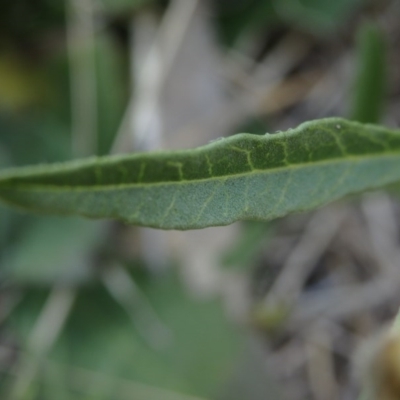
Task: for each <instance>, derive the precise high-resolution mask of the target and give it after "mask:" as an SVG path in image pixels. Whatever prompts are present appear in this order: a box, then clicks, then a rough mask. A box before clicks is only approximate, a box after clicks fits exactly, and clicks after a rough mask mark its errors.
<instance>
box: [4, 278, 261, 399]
mask: <svg viewBox="0 0 400 400" xmlns="http://www.w3.org/2000/svg"><path fill="white" fill-rule="evenodd" d="M136 282H137V284H138V287H140V290H141V292H142V293H143V295H144V296H146V298H147V299H148V301H149V304H151V307H153V308H154V312H155V313H156V314H157V315H158V317H159V319H160V322H161V323H162V324H163V325H164V326H165V329H166V330H167V332H168V334H169V335H168V337H167V338H166V339H167V340H166V341H165V345H164V346H161V347H160V348H153V347H151V346H149V344H148V343H147V341H146V340H145V338H144V336H143V332H142V334H139V331H138V329H137V327H138V325H139V323H140V321H141V320H142V321H143V318H144V317H146V314H145V313H146V310H142V309H140V308H138V309H137V310H136V313H137V315H133V318H132V319H130V318H129V317H128V315H127V314H126V313H125V312H124V310H123V309H122V308H121V307H120V306H119V305H118V304H117V303H115V302H114V300H113V299H112V298H111V297H110V296H109V294H108V293H107V292H106V291H105V290H104V289H103V288H102V287H101V286H98V285H96V286H94V285H93V286H90V287H86V288H82V289H80V291H79V295H78V297H77V299H76V303H75V305H74V308H73V310H72V312H71V315H70V316H69V318H68V321H67V323H66V325H65V327H64V329H63V332H62V333H61V335H60V337H59V338H58V340H57V342H56V344H55V347H54V349H52V351H51V352H50V353H49V354H48V357H47V360H48V361H49V362H50V363H49V367H48V368H45V369H43V372H42V375H41V376H37V377H36V379H37V380H36V383H39V382H41V380H42V379H43V378H46V377H47V375H48V374H49V373H53V379H54V374H57V373H58V375H59V377H58V379H57V381H56V382H54V383H58V385H59V389H60V392H62V393H65V394H68V393H71V392H72V391H76V393H79V394H81V395H82V398H83V394H86V395H87V397H86V398H87V399H89V398H90V399H99V400H100V399H101V400H104V399H116V400H117V399H122V398H132V399H138V400H142V399H143V400H145V399H146V400H147V399H151V400H152V399H154V400H166V399H168V400H172V399H174V400H175V399H176V400H194V396H201V399H211V398H216V397H217V394H218V393H219V392H220V391H221V390H223V389H225V385H226V384H229V383H230V379H231V377H232V374H233V373H234V370H235V368H236V365H237V361H238V360H239V359H240V356H241V352H242V350H243V347H244V340H243V339H244V337H243V335H242V334H241V333H240V332H239V331H238V330H237V329H235V327H234V325H232V324H231V323H229V321H228V320H227V319H226V317H225V315H224V312H223V309H222V307H221V304H220V302H219V301H217V300H207V301H204V300H202V301H196V300H195V299H193V298H192V297H190V296H189V295H188V294H187V293H186V291H185V289H184V288H183V287H182V285H181V283H180V281H179V279H178V277H177V276H176V275H175V274H170V275H165V276H164V277H163V279H151V277H149V276H143V277H141V278H138V279H137V280H136ZM45 294H46V293H45V291H43V290H42V289H30V290H29V291H27V295H26V297H25V298H24V300H23V301H22V302H21V304H20V305H19V306H18V309H17V310H16V311H15V312H14V313H13V314H12V315H11V316H10V320H9V329H10V330H11V332H14V333H15V334H16V336H17V337H18V338H20V340H21V341H24V340H27V339H26V338H28V337H29V333H30V332H31V331H32V328H33V326H34V322H35V320H36V319H37V318H38V316H39V315H40V310H41V308H42V307H43V303H44V300H45ZM140 314H142V316H141V318H142V319H140ZM136 317H137V318H136ZM145 326H146V329H148V330H149V332H148V333H147V334H148V335H150V334H153V333H152V332H151V331H150V330H151V329H154V328H155V327H154V326H152V325H151V324H148V326H147V325H145ZM43 375H44V376H43ZM48 378H50V379H51V378H52V377H48ZM262 378H263V379H266V378H265V376H262ZM124 393H129V395H125V396H123V394H124ZM1 394H2V393H1V388H0V397H1ZM174 394H176V396H174ZM92 396H93V397H92ZM40 398H41V399H45V400H48V399H54V396H46V397H45V396H43V397H40ZM74 398H75V397H74ZM79 398H81V397H79ZM196 398H197V397H196ZM57 399H58V397H57Z"/></svg>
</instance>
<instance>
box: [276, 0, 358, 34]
mask: <svg viewBox="0 0 400 400" xmlns="http://www.w3.org/2000/svg"><path fill="white" fill-rule="evenodd" d="M364 2H365V0H336V1H332V0H273V3H274V6H275V9H276V10H277V13H278V15H279V16H280V17H281V18H282V19H283V20H284V21H286V22H290V23H293V24H296V25H298V26H299V27H300V28H302V29H303V30H305V31H309V32H311V33H315V34H324V33H325V34H332V33H334V32H335V31H337V29H338V28H340V27H341V26H343V25H344V22H346V20H348V19H349V17H350V16H351V14H352V13H354V11H355V10H356V9H357V8H359V7H360V6H361V5H362V3H364Z"/></svg>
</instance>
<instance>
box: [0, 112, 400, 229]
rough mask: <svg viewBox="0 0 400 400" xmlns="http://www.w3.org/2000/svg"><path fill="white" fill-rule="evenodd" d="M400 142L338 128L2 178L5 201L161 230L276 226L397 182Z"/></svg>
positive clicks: (328, 125)
mask: <svg viewBox="0 0 400 400" xmlns="http://www.w3.org/2000/svg"><path fill="white" fill-rule="evenodd" d="M399 163H400V134H399V132H397V131H390V130H388V129H385V128H381V127H379V126H374V125H362V124H359V123H355V122H349V121H346V120H343V119H339V118H331V119H325V120H320V121H313V122H307V123H304V124H302V125H300V126H299V127H298V128H296V129H293V130H290V131H288V132H283V133H278V134H274V135H270V134H267V135H265V136H262V137H260V136H255V135H249V134H240V135H236V136H233V137H230V138H227V139H222V140H219V141H216V142H213V143H210V144H209V145H207V146H204V147H201V148H198V149H194V150H185V151H177V152H157V153H151V154H133V155H128V156H115V157H103V158H91V159H88V160H83V161H74V162H67V163H64V164H62V163H60V164H54V165H50V166H49V165H48V166H36V167H26V168H20V169H14V170H9V171H5V172H3V174H2V175H1V176H0V198H1V199H2V200H4V201H6V202H7V203H9V204H12V205H15V206H19V207H23V208H26V209H28V210H33V211H39V212H44V213H58V214H79V215H85V216H88V217H92V218H116V219H120V220H122V221H126V222H128V223H131V224H138V225H145V226H152V227H156V228H163V229H193V228H203V227H206V226H214V225H226V224H230V223H232V222H234V221H236V220H240V219H250V220H270V219H273V218H277V217H280V216H283V215H286V214H288V213H291V212H296V211H303V210H310V209H313V208H315V207H318V206H320V205H323V204H325V203H327V202H330V201H332V200H335V199H338V198H341V197H343V196H345V195H347V194H350V193H356V192H359V191H362V190H367V189H373V188H376V187H379V186H382V185H386V184H390V183H393V182H396V181H398V180H400V169H399V168H398V166H399Z"/></svg>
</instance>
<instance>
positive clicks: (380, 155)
mask: <svg viewBox="0 0 400 400" xmlns="http://www.w3.org/2000/svg"><path fill="white" fill-rule="evenodd" d="M399 156H400V150H399V151H397V152H387V151H386V152H385V153H373V154H368V155H360V156H357V155H351V156H342V157H341V158H330V159H328V160H318V161H309V162H302V163H296V164H287V165H284V166H280V167H271V168H268V169H252V170H249V171H247V172H241V173H237V174H230V175H229V174H227V175H219V176H214V177H207V178H200V179H184V180H179V181H161V182H148V183H121V184H114V185H90V186H67V185H50V184H32V183H21V184H18V183H10V184H8V185H7V184H5V183H3V182H1V180H0V190H1V189H2V188H7V189H12V190H18V189H20V190H21V189H23V190H27V189H29V190H34V191H35V190H38V191H39V190H44V188H46V190H50V191H54V192H57V191H59V192H62V191H92V190H93V191H106V190H123V189H131V188H142V189H145V188H148V187H158V186H167V185H181V184H182V185H189V184H195V183H198V182H204V181H207V182H209V181H218V180H225V181H226V180H228V179H236V178H240V177H246V176H249V175H253V176H257V175H263V174H272V173H276V172H280V171H283V172H286V171H290V170H298V169H302V168H307V167H315V166H320V165H332V164H340V163H347V162H351V161H353V162H360V161H368V160H373V159H379V160H382V159H388V158H398V157H399ZM27 177H28V176H24V178H27ZM7 179H12V177H10V176H9V177H7Z"/></svg>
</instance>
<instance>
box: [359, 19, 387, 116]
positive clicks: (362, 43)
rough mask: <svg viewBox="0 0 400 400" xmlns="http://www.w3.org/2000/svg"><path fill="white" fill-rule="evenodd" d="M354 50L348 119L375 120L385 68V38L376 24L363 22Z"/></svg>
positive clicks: (382, 101) (381, 104) (381, 107)
mask: <svg viewBox="0 0 400 400" xmlns="http://www.w3.org/2000/svg"><path fill="white" fill-rule="evenodd" d="M358 53H359V54H358V70H357V71H356V76H357V80H356V85H355V90H354V104H353V112H352V118H353V119H354V120H356V121H359V122H369V123H378V122H379V121H380V119H381V117H382V114H383V110H384V104H385V96H386V87H387V78H386V76H387V69H388V68H387V60H386V43H385V37H384V35H383V32H382V31H381V30H380V29H379V27H378V26H377V25H375V24H372V23H366V24H363V25H362V26H361V28H360V30H359V32H358Z"/></svg>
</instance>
